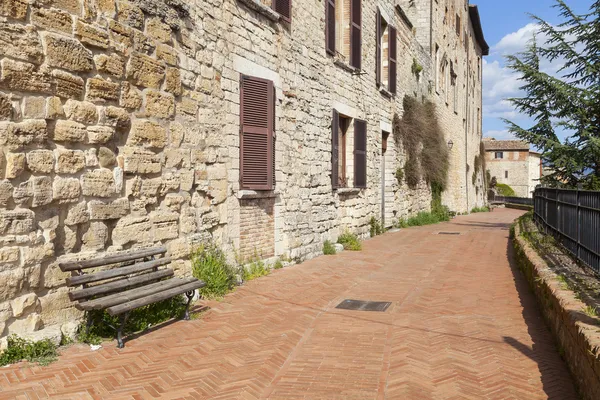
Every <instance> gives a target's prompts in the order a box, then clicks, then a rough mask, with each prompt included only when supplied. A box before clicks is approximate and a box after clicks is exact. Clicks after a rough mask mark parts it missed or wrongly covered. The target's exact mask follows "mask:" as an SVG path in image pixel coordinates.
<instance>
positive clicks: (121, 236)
mask: <svg viewBox="0 0 600 400" xmlns="http://www.w3.org/2000/svg"><path fill="white" fill-rule="evenodd" d="M152 227H153V225H152V223H151V222H150V218H149V217H148V216H141V217H138V216H132V215H128V216H125V217H123V218H121V219H120V220H119V221H118V222H117V225H116V226H115V229H113V232H112V241H113V244H115V245H120V246H122V245H126V244H128V243H146V242H152V241H153V236H152Z"/></svg>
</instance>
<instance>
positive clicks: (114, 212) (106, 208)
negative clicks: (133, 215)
mask: <svg viewBox="0 0 600 400" xmlns="http://www.w3.org/2000/svg"><path fill="white" fill-rule="evenodd" d="M88 210H89V214H90V219H91V220H107V219H119V218H121V217H124V216H126V215H127V214H129V200H127V199H117V200H114V201H111V202H102V201H99V200H92V201H90V202H89V203H88Z"/></svg>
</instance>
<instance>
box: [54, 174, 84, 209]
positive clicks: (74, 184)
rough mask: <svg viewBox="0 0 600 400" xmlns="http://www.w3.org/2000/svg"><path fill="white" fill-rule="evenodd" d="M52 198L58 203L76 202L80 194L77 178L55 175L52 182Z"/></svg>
mask: <svg viewBox="0 0 600 400" xmlns="http://www.w3.org/2000/svg"><path fill="white" fill-rule="evenodd" d="M53 191H54V199H55V200H58V201H59V203H61V204H62V203H71V202H77V201H78V200H79V196H81V185H80V183H79V179H77V178H62V177H60V176H57V177H55V178H54V183H53Z"/></svg>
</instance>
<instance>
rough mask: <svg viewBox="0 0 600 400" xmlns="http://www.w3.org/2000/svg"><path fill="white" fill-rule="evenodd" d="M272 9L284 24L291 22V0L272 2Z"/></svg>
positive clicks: (275, 0) (274, 0)
mask: <svg viewBox="0 0 600 400" xmlns="http://www.w3.org/2000/svg"><path fill="white" fill-rule="evenodd" d="M273 9H274V10H275V11H277V13H278V14H279V15H281V18H282V19H283V20H284V21H286V22H292V0H273Z"/></svg>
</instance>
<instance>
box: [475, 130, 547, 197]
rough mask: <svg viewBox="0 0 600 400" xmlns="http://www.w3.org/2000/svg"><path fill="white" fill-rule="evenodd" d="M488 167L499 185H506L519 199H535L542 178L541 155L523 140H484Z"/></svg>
mask: <svg viewBox="0 0 600 400" xmlns="http://www.w3.org/2000/svg"><path fill="white" fill-rule="evenodd" d="M483 144H484V147H485V153H486V167H487V169H488V171H490V175H491V176H492V177H496V180H497V181H498V183H504V184H506V185H508V186H510V187H511V188H513V190H514V191H515V193H516V194H517V196H519V197H533V192H534V191H535V187H536V186H537V185H539V184H540V179H541V177H542V158H541V154H540V153H537V152H535V151H531V150H530V149H529V143H527V142H524V141H521V140H493V139H487V138H486V139H484V140H483Z"/></svg>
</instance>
